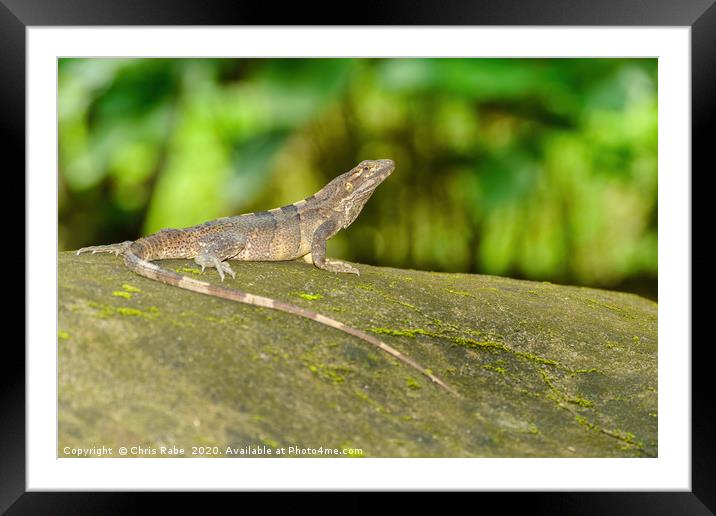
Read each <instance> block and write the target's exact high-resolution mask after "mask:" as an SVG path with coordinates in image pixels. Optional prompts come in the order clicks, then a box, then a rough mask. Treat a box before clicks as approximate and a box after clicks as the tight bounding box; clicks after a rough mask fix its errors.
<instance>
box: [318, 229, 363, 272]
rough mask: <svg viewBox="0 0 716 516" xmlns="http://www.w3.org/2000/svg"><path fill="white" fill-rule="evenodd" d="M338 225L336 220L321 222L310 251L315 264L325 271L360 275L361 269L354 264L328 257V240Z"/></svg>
mask: <svg viewBox="0 0 716 516" xmlns="http://www.w3.org/2000/svg"><path fill="white" fill-rule="evenodd" d="M336 227H337V223H336V222H335V221H333V220H327V221H326V222H324V223H323V224H321V225H320V226H319V227H318V229H317V230H316V232H315V233H314V234H313V243H312V244H311V252H310V253H309V254H310V256H311V260H312V261H313V265H315V266H316V267H318V268H319V269H323V270H325V271H330V272H345V273H349V274H357V275H360V271H359V270H358V269H356V268H355V267H353V266H352V265H350V264H348V263H346V262H342V261H340V260H331V259H330V258H326V241H327V240H328V238H330V237H331V236H333V235H334V234H335V231H336ZM307 256H308V255H307Z"/></svg>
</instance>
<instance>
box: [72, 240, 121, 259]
mask: <svg viewBox="0 0 716 516" xmlns="http://www.w3.org/2000/svg"><path fill="white" fill-rule="evenodd" d="M133 243H134V242H132V241H131V240H127V241H125V242H120V243H119V244H109V245H93V246H90V247H83V248H82V249H78V250H77V254H82V253H89V252H91V253H92V254H95V253H114V254H115V255H117V256H119V255H120V254H122V253H124V252H125V251H126V250H127V249H129V246H130V245H132V244H133Z"/></svg>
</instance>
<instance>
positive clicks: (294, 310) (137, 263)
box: [124, 249, 460, 396]
mask: <svg viewBox="0 0 716 516" xmlns="http://www.w3.org/2000/svg"><path fill="white" fill-rule="evenodd" d="M124 263H125V264H126V265H127V267H128V268H129V269H131V270H132V271H134V272H135V273H137V274H139V275H140V276H144V277H146V278H149V279H153V280H155V281H160V282H162V283H166V284H168V285H173V286H175V287H179V288H183V289H185V290H191V291H193V292H199V293H200V294H207V295H210V296H214V297H220V298H223V299H228V300H231V301H238V302H239V303H245V304H249V305H254V306H261V307H264V308H272V309H274V310H280V311H282V312H287V313H289V314H293V315H298V316H301V317H305V318H307V319H312V320H314V321H317V322H319V323H321V324H325V325H326V326H330V327H331V328H335V329H337V330H340V331H342V332H344V333H348V334H350V335H353V336H355V337H358V338H359V339H361V340H364V341H366V342H368V343H369V344H372V345H373V346H375V347H377V348H379V349H381V350H383V351H385V352H386V353H388V354H389V355H392V356H393V357H395V358H397V359H398V360H400V361H401V362H403V363H404V364H407V365H409V366H410V367H412V368H413V369H415V370H417V371H419V372H420V373H421V374H423V375H424V376H426V377H427V378H429V379H430V381H432V382H433V383H436V384H437V385H439V386H440V387H443V388H444V389H446V390H447V391H449V392H450V393H452V394H454V395H456V396H460V395H459V394H458V392H457V391H456V390H455V389H453V388H452V387H450V386H449V385H448V384H446V383H445V382H444V381H442V380H441V379H440V378H438V377H437V376H435V375H434V374H433V373H432V372H431V371H429V370H428V369H426V368H424V367H423V366H421V365H420V364H418V363H417V362H416V361H415V360H413V359H412V358H410V357H408V356H406V355H404V354H403V353H401V352H400V351H398V350H397V349H395V348H393V347H392V346H389V345H388V344H386V343H385V342H383V341H381V340H379V339H377V338H375V337H374V336H373V335H369V334H368V333H365V332H364V331H361V330H358V329H356V328H353V327H351V326H347V325H345V324H343V323H342V322H340V321H336V320H335V319H331V318H330V317H326V316H325V315H322V314H319V313H317V312H313V311H311V310H306V309H305V308H301V307H299V306H296V305H292V304H290V303H284V302H282V301H277V300H275V299H271V298H268V297H263V296H257V295H254V294H249V293H248V292H242V291H240V290H235V289H232V288H227V287H222V286H221V285H215V284H213V283H209V282H206V281H200V280H197V279H194V278H190V277H188V276H182V275H180V274H176V273H174V272H172V271H168V270H166V269H162V268H161V267H159V266H158V265H156V264H154V263H152V262H150V261H147V260H145V259H143V258H141V257H139V256H137V255H136V254H134V253H133V252H132V249H127V250H126V251H125V252H124Z"/></svg>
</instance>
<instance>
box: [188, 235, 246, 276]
mask: <svg viewBox="0 0 716 516" xmlns="http://www.w3.org/2000/svg"><path fill="white" fill-rule="evenodd" d="M199 246H200V247H201V250H200V251H199V254H197V255H196V256H195V257H194V261H195V262H196V263H197V264H198V265H200V266H201V272H204V268H206V267H214V268H216V271H217V272H218V273H219V276H220V277H221V281H224V273H227V274H229V275H231V277H232V278H235V277H236V273H235V272H234V271H233V269H232V268H231V265H229V264H228V263H227V262H226V261H225V260H228V259H229V258H232V257H234V256H236V255H237V254H239V253H240V252H241V250H242V249H243V248H244V247H245V246H246V237H245V236H244V235H237V234H226V235H222V236H220V237H218V238H217V237H216V236H213V237H212V239H211V242H210V243H208V242H199Z"/></svg>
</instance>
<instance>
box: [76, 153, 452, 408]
mask: <svg viewBox="0 0 716 516" xmlns="http://www.w3.org/2000/svg"><path fill="white" fill-rule="evenodd" d="M394 169H395V163H394V162H393V160H390V159H380V160H366V161H362V162H361V163H359V164H358V165H357V166H355V167H354V168H352V169H351V170H349V171H348V172H346V173H344V174H341V175H340V176H338V177H336V178H335V179H333V180H332V181H330V182H329V183H328V184H327V185H326V186H324V187H323V188H321V189H320V190H319V191H318V192H316V193H315V194H314V195H311V196H310V197H307V198H305V199H303V200H300V201H298V202H295V203H293V204H288V205H286V206H281V207H280V208H274V209H272V210H268V211H261V212H254V213H247V214H243V215H236V216H232V217H222V218H219V219H216V220H212V221H209V222H204V223H202V224H199V225H196V226H191V227H187V228H184V229H162V230H160V231H159V232H157V233H154V234H152V235H148V236H146V237H142V238H139V239H138V240H135V241H131V240H128V241H125V242H121V243H117V244H109V245H98V246H90V247H83V248H81V249H79V250H78V251H77V254H78V255H79V254H81V253H85V252H92V253H93V254H94V253H114V254H115V255H117V256H119V255H121V256H122V257H123V258H124V263H125V265H126V266H127V267H128V268H129V269H130V270H131V271H133V272H135V273H136V274H139V275H140V276H144V277H146V278H149V279H152V280H156V281H159V282H162V283H166V284H168V285H172V286H175V287H179V288H182V289H186V290H190V291H193V292H198V293H201V294H206V295H209V296H214V297H219V298H223V299H228V300H232V301H237V302H240V303H245V304H249V305H254V306H260V307H264V308H272V309H274V310H280V311H283V312H287V313H289V314H293V315H297V316H301V317H306V318H308V319H312V320H314V321H316V322H319V323H321V324H324V325H326V326H329V327H331V328H335V329H337V330H340V331H342V332H344V333H347V334H350V335H353V336H355V337H358V338H359V339H362V340H363V341H365V342H367V343H369V344H371V345H373V346H375V347H377V348H379V349H381V350H383V351H385V352H386V353H388V354H389V355H391V356H393V357H395V358H396V359H398V360H400V361H401V362H403V363H404V364H406V365H408V366H410V367H412V368H413V369H415V370H417V371H419V372H420V373H421V374H422V375H424V376H426V377H427V378H428V379H430V381H432V382H433V383H435V384H437V385H439V386H440V387H442V388H444V389H446V390H448V391H449V392H451V393H452V394H455V395H458V393H457V391H455V390H454V389H453V388H452V387H451V386H449V385H448V384H446V383H445V382H444V381H443V380H441V379H440V378H438V377H437V376H435V375H434V374H433V373H432V372H431V371H430V370H428V369H426V368H425V367H423V366H422V365H420V364H419V363H417V362H416V361H415V360H413V359H412V358H410V357H408V356H407V355H405V354H403V353H401V352H400V351H398V350H397V349H395V348H393V347H392V346H389V345H388V344H386V343H384V342H383V341H382V340H380V339H378V338H376V337H374V336H372V335H370V334H368V333H366V332H364V331H362V330H359V329H357V328H353V327H351V326H348V325H346V324H344V323H342V322H340V321H337V320H335V319H333V318H331V317H327V316H325V315H323V314H320V313H318V312H314V311H311V310H308V309H305V308H301V307H299V306H297V305H294V304H290V303H286V302H283V301H279V300H276V299H271V298H268V297H264V296H258V295H254V294H250V293H248V292H243V291H240V290H236V289H233V288H228V287H224V286H222V285H217V284H214V283H210V282H207V281H201V280H198V279H195V278H191V277H189V276H185V275H180V274H177V273H175V272H172V271H170V270H167V269H164V268H162V267H160V266H159V265H157V264H156V263H153V262H154V260H165V259H193V260H194V262H195V263H196V264H198V265H199V266H200V267H201V272H202V273H203V272H204V270H205V269H206V268H207V267H209V268H215V269H216V270H217V272H218V274H219V277H220V278H221V281H222V282H223V281H224V278H225V275H226V274H229V275H230V276H231V277H232V278H235V277H236V273H235V272H234V271H233V269H232V268H231V265H230V264H229V263H228V261H227V260H235V261H284V260H296V259H300V258H303V259H304V260H305V261H306V262H308V263H311V264H313V265H314V266H316V267H317V268H319V269H322V270H325V271H329V272H334V273H348V274H357V275H359V274H360V271H359V270H358V269H356V268H355V267H353V266H352V265H350V264H348V263H345V262H342V261H338V260H333V259H330V258H327V257H326V241H327V240H328V239H330V238H331V237H333V236H334V235H335V234H336V233H338V232H339V231H340V230H342V229H345V228H347V227H348V226H349V225H350V224H352V223H353V221H355V219H356V218H357V217H358V215H359V214H360V212H361V210H362V209H363V207H364V206H365V204H366V202H367V201H368V199H369V198H370V197H371V195H373V192H374V191H375V189H376V188H377V187H378V185H380V184H381V183H382V182H383V181H384V180H385V179H386V178H387V177H388V176H389V175H390V174H391V173H392V172H393V170H394Z"/></svg>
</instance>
